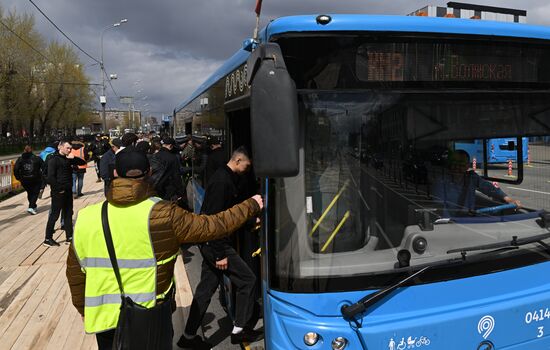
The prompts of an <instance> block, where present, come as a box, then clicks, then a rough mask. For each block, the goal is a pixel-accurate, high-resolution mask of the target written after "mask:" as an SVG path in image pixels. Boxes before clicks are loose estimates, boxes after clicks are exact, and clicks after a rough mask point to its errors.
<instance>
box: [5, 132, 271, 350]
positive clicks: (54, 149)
mask: <svg viewBox="0 0 550 350" xmlns="http://www.w3.org/2000/svg"><path fill="white" fill-rule="evenodd" d="M201 141H202V142H198V141H197V140H196V139H194V138H193V137H191V136H189V137H186V138H185V139H184V140H183V142H181V144H178V143H177V142H176V140H174V139H173V138H172V137H170V136H164V137H161V136H157V135H156V134H155V133H149V134H146V135H145V134H134V133H126V134H124V135H123V136H122V137H121V138H113V139H109V138H108V137H106V136H103V135H96V137H95V139H94V140H93V141H91V142H85V140H84V139H82V138H73V139H60V140H57V141H55V142H52V143H51V144H49V145H48V146H47V147H46V148H45V149H44V150H43V151H42V152H41V153H40V155H39V156H37V155H35V154H34V153H33V150H32V148H31V147H30V146H26V147H25V149H24V152H23V154H22V155H21V157H20V158H19V159H18V160H17V162H16V165H15V169H14V171H15V176H16V177H17V178H18V179H19V180H20V181H21V183H22V185H23V187H24V189H25V190H26V191H27V196H28V201H29V207H28V209H27V211H28V212H29V214H31V215H35V214H36V213H37V205H36V202H37V199H38V198H39V197H41V196H42V192H43V191H44V188H45V186H47V185H49V186H50V193H51V195H50V197H51V208H50V211H49V214H48V221H47V224H46V228H45V240H44V242H43V245H45V246H47V247H53V246H59V245H60V244H59V243H58V242H57V241H55V240H54V237H53V234H54V226H55V224H56V222H57V220H58V219H59V217H60V216H61V226H62V229H63V230H64V231H65V238H66V239H65V243H66V244H71V248H72V249H69V255H68V260H67V278H68V281H69V286H70V289H71V294H72V300H73V304H74V306H75V307H76V309H77V310H78V311H79V312H80V314H81V315H82V317H83V320H84V328H85V330H86V332H87V333H95V334H96V336H97V342H98V346H99V349H111V348H112V347H113V343H114V342H117V341H119V340H120V339H121V338H120V336H117V335H116V332H117V331H119V330H118V329H117V325H118V322H119V313H120V311H119V309H120V305H121V303H123V301H121V298H120V297H118V298H112V296H113V295H119V296H126V297H132V296H134V297H133V298H134V299H135V300H134V302H137V303H139V304H140V305H142V306H144V307H145V308H150V309H151V310H153V309H155V308H156V307H157V306H159V305H162V304H164V303H171V304H172V303H173V301H174V299H173V294H174V283H173V274H174V262H175V258H176V257H177V254H178V252H179V249H180V246H182V245H184V244H187V245H188V244H198V246H199V250H200V252H201V255H202V257H203V263H202V271H201V280H200V282H199V284H198V286H197V289H196V293H195V297H194V300H193V303H192V306H191V310H190V315H189V318H188V320H187V324H186V328H185V330H183V335H182V336H181V338H180V340H179V341H178V346H179V347H181V348H184V349H210V348H211V347H212V346H211V345H210V344H209V343H208V342H207V341H205V340H204V339H203V338H202V337H201V336H200V335H198V334H197V330H198V328H199V327H200V325H201V323H202V319H203V317H204V314H205V312H206V309H207V308H208V305H209V303H210V299H211V297H212V295H213V294H214V292H215V291H216V289H217V288H218V286H220V285H221V284H223V276H224V275H225V276H227V277H228V278H229V279H230V280H231V283H232V285H233V287H234V289H235V291H236V304H235V307H236V310H235V320H234V327H233V329H232V332H231V342H232V343H235V344H238V343H242V342H252V341H256V340H259V339H261V337H262V336H263V335H262V332H259V331H255V330H254V326H255V324H256V322H257V319H258V305H257V297H258V295H259V293H258V279H257V277H256V274H257V271H254V269H253V268H251V265H250V264H249V262H247V261H244V260H243V259H242V258H241V257H240V256H239V254H238V252H237V250H238V249H237V248H236V247H235V246H234V244H233V240H231V239H230V238H229V237H230V236H231V235H232V234H234V233H236V232H238V234H250V232H251V231H252V230H250V229H243V227H245V228H246V227H250V226H251V224H250V223H253V224H252V226H256V224H257V221H259V219H258V214H259V212H260V210H261V209H262V208H263V201H262V198H261V197H260V196H259V195H255V190H256V188H255V186H253V185H250V182H249V181H247V180H246V176H244V175H245V174H248V173H249V169H250V167H251V162H252V161H251V157H250V155H249V153H248V151H247V150H246V149H245V148H244V147H239V148H237V149H236V150H234V151H233V153H232V154H231V155H230V157H229V159H226V157H227V156H226V152H225V151H224V150H223V147H222V144H221V140H220V139H218V138H217V137H209V138H207V139H206V140H205V141H204V140H201ZM92 161H93V163H94V168H95V171H96V175H97V180H96V181H98V182H100V181H103V182H104V194H105V198H106V200H105V201H104V202H101V203H97V204H94V205H89V206H87V207H86V208H84V209H81V210H80V211H79V213H78V216H77V220H76V223H75V224H74V227H73V220H72V217H73V200H77V199H78V198H80V197H81V196H83V195H85V194H86V193H85V192H83V182H84V174H85V173H86V171H87V169H88V167H89V163H91V162H92ZM191 178H193V179H195V180H196V181H198V182H199V183H200V184H201V185H202V186H204V187H205V195H204V201H203V204H202V207H201V211H200V213H201V214H200V215H197V214H193V213H192V210H190V207H192V205H190V203H189V201H188V199H187V194H186V187H187V186H186V184H187V182H188V181H189V180H190V179H191ZM243 179H244V180H243ZM252 182H254V181H252ZM243 183H245V184H246V183H248V186H243ZM73 230H74V232H73ZM107 232H108V233H109V235H112V242H111V244H112V246H113V247H112V249H114V252H116V257H115V260H116V261H117V262H118V263H117V264H114V263H113V264H111V263H109V262H108V261H109V260H110V259H111V262H112V261H113V260H112V254H114V252H111V251H110V249H111V247H110V246H109V243H108V242H109V240H107ZM147 252H149V253H147ZM151 252H152V254H151ZM135 261H140V262H142V263H139V264H137V265H135V266H134V265H132V262H135ZM145 261H147V264H149V265H147V264H146V263H145ZM149 262H150V263H149ZM116 265H118V266H116ZM105 267H109V268H111V269H114V270H115V274H113V273H112V272H111V273H108V274H107V275H106V274H105V272H104V270H105ZM134 268H135V269H136V270H132V269H134ZM147 268H148V269H150V270H149V271H145V270H147ZM119 269H120V273H118V271H119ZM151 271H154V272H155V273H153V274H151ZM119 275H120V276H119ZM119 277H120V278H119ZM145 296H146V297H145ZM113 305H114V306H116V307H113ZM166 322H167V323H169V325H167V326H166V327H169V328H170V334H169V336H164V338H166V339H165V340H166V342H165V343H163V342H162V339H161V338H163V336H162V334H165V333H166V332H164V333H163V332H160V331H151V330H148V331H147V330H144V332H145V333H146V332H149V333H151V332H153V333H154V332H157V333H158V334H157V336H155V337H153V338H154V339H156V340H155V342H154V344H153V343H148V342H149V340H143V341H142V344H141V345H140V348H144V349H146V348H155V349H163V348H171V339H172V336H173V331H172V326H171V319H170V320H169V321H166ZM153 323H154V322H153ZM168 338H170V341H169V342H168V340H167V339H168ZM136 339H137V338H136ZM144 342H145V343H147V344H148V345H146V344H145V343H144ZM163 344H165V345H163ZM168 344H170V345H168Z"/></svg>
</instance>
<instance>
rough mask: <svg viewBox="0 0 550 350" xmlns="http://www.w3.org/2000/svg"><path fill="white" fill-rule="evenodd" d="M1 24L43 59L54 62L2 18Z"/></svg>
mask: <svg viewBox="0 0 550 350" xmlns="http://www.w3.org/2000/svg"><path fill="white" fill-rule="evenodd" d="M0 24H2V26H4V28H6V29H7V30H8V31H10V32H11V33H12V34H13V35H15V36H16V37H17V38H19V40H21V41H22V42H24V43H25V44H26V45H27V46H28V47H30V48H31V49H32V50H33V51H34V52H36V53H37V54H39V55H40V56H41V57H42V58H43V59H45V60H46V61H48V62H49V63H51V64H54V63H53V61H52V60H50V59H49V58H48V57H47V56H46V55H44V54H43V53H42V52H40V51H39V50H38V49H37V48H35V47H34V46H32V45H31V44H29V42H28V41H27V40H25V39H23V38H22V37H21V36H20V35H19V34H17V33H16V32H15V31H14V30H13V29H11V28H10V27H9V26H8V25H7V24H6V23H4V22H3V21H2V20H0Z"/></svg>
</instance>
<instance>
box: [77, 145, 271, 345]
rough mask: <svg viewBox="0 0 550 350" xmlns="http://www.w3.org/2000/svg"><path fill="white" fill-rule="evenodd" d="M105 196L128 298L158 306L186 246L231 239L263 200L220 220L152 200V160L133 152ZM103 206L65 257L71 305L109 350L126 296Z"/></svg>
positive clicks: (120, 163) (84, 218)
mask: <svg viewBox="0 0 550 350" xmlns="http://www.w3.org/2000/svg"><path fill="white" fill-rule="evenodd" d="M115 174H116V175H117V176H118V177H117V178H115V179H114V180H113V182H112V185H111V187H110V189H109V191H108V192H107V201H108V206H107V212H108V217H109V226H110V230H111V233H112V240H113V245H114V249H115V252H116V256H117V262H118V265H119V270H120V274H121V279H122V281H123V287H124V292H125V294H126V295H127V296H129V297H131V298H132V300H134V301H135V302H137V303H139V304H141V305H142V306H145V307H153V306H154V305H155V303H156V300H157V299H161V298H163V297H164V296H165V295H166V294H168V292H169V291H170V290H171V288H172V285H173V275H174V264H175V260H176V257H177V255H178V252H179V246H180V244H182V243H199V242H206V241H210V240H214V239H219V238H222V237H225V236H228V235H230V234H231V233H232V232H233V231H235V230H236V229H238V228H239V227H240V226H241V225H242V224H244V223H245V222H246V221H247V220H249V219H251V218H253V217H255V216H257V215H258V214H259V213H260V211H261V209H262V208H263V201H262V198H261V197H260V196H259V195H256V196H253V197H252V198H250V199H247V200H246V201H244V202H242V203H240V204H237V205H235V206H234V207H232V208H230V209H228V210H226V211H223V212H221V213H219V214H216V215H196V214H193V213H190V212H187V211H186V210H184V209H181V208H180V207H178V206H177V204H175V203H174V202H168V201H162V200H160V199H158V198H156V197H154V190H153V187H152V185H151V184H150V183H149V182H148V181H146V180H147V177H148V176H149V175H150V166H149V162H148V160H147V157H146V156H145V155H144V154H142V153H140V152H136V151H135V149H133V147H128V148H126V149H125V150H123V151H121V152H119V153H118V154H117V155H116V160H115ZM101 207H102V203H98V204H95V205H91V206H88V207H86V208H84V209H82V210H80V212H79V213H78V218H77V221H76V224H75V230H74V240H73V243H72V244H71V248H72V249H69V255H68V258H67V279H68V281H69V287H70V289H71V294H72V301H73V305H74V306H75V307H76V309H77V310H78V312H79V313H80V314H81V315H82V316H83V317H84V329H85V331H86V333H95V334H96V337H97V342H98V347H99V349H111V346H112V343H113V337H114V329H115V328H116V325H117V322H118V317H119V311H120V303H121V298H120V290H119V286H118V283H117V280H116V277H115V274H114V272H113V270H112V268H111V267H112V266H111V263H110V259H109V253H108V250H107V246H106V243H105V237H104V235H103V228H102V224H101Z"/></svg>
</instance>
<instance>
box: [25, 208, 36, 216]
mask: <svg viewBox="0 0 550 350" xmlns="http://www.w3.org/2000/svg"><path fill="white" fill-rule="evenodd" d="M27 212H28V213H29V214H31V215H36V214H38V212H37V211H36V209H33V208H29V209H27Z"/></svg>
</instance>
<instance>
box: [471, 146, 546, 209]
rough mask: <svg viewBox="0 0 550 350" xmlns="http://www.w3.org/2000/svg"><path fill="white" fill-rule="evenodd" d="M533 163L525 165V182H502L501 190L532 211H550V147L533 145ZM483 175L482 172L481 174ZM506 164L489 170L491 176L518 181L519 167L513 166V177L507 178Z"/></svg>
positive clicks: (531, 147) (500, 184)
mask: <svg viewBox="0 0 550 350" xmlns="http://www.w3.org/2000/svg"><path fill="white" fill-rule="evenodd" d="M530 151H531V152H530V153H531V162H530V164H524V169H523V181H522V182H521V183H519V184H509V183H503V182H500V183H499V186H500V188H501V189H502V190H503V191H504V192H505V193H506V194H508V195H509V196H510V197H512V198H514V199H517V200H519V201H521V203H522V205H523V206H524V207H527V208H531V209H537V210H540V209H546V210H549V211H550V146H540V145H531V146H530ZM479 173H481V172H479ZM507 173H508V166H507V165H506V164H502V165H495V166H491V167H490V168H489V172H488V174H489V176H491V177H498V178H501V179H505V180H512V181H514V180H516V179H517V175H518V174H517V167H516V164H513V169H512V175H513V176H512V177H509V176H507Z"/></svg>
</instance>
